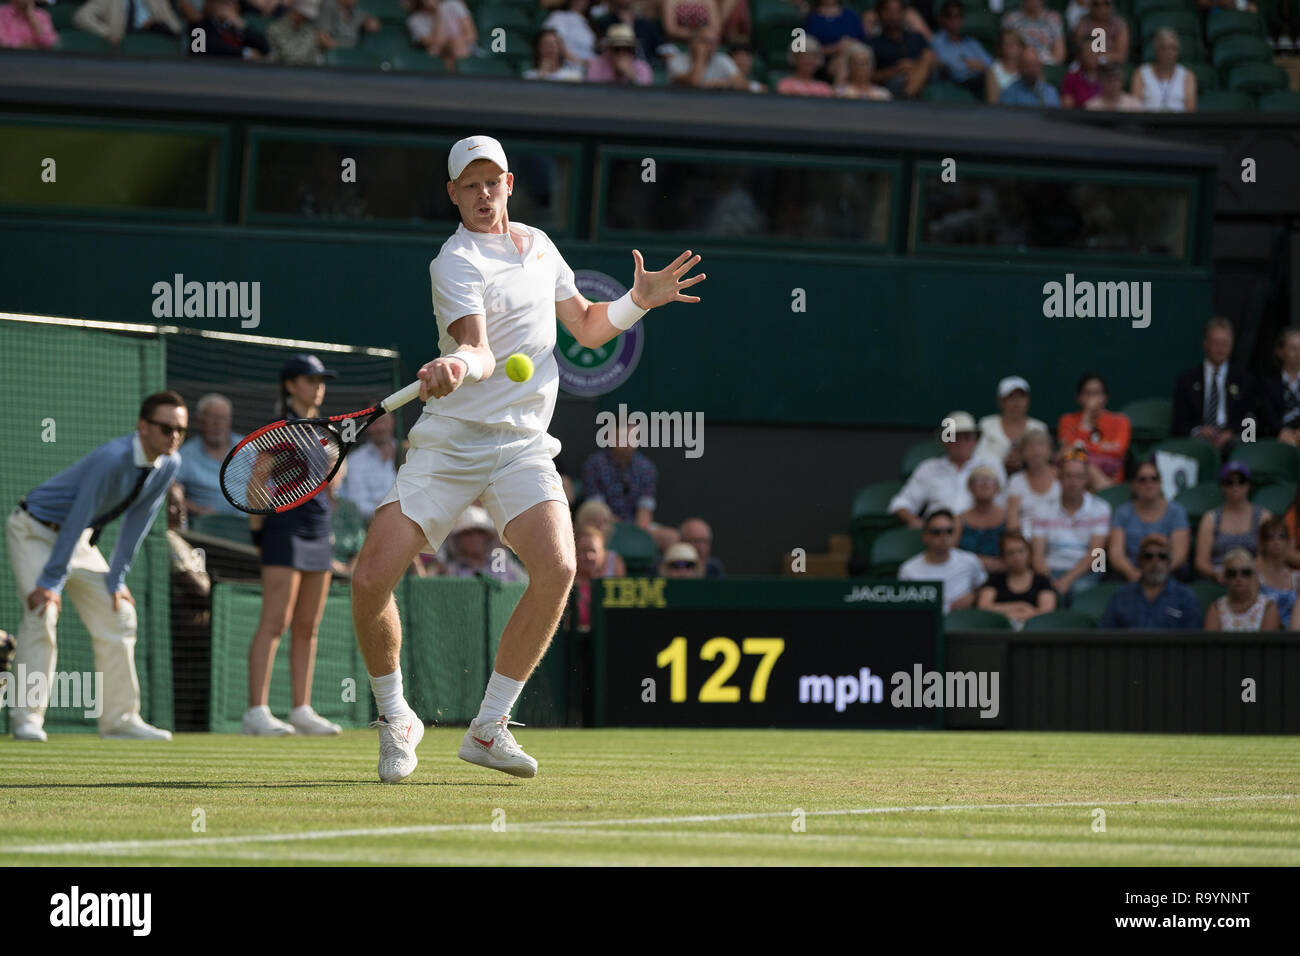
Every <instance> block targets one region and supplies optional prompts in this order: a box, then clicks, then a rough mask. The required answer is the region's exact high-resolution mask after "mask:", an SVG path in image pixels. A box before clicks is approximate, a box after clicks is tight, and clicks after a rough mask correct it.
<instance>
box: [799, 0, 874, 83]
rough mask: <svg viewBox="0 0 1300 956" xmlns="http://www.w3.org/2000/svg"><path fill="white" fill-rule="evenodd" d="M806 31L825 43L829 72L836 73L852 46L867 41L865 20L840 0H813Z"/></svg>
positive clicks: (805, 20) (806, 21)
mask: <svg viewBox="0 0 1300 956" xmlns="http://www.w3.org/2000/svg"><path fill="white" fill-rule="evenodd" d="M803 28H804V31H805V32H806V33H807V34H808V36H809V37H811V38H813V39H815V40H816V41H817V42H818V43H820V44H821V48H822V52H823V53H824V54H825V55H826V57H827V71H828V72H830V73H832V74H834V72H835V69H836V68H837V67H838V66H839V64H840V63H841V62H842V60H843V54H844V53H845V52H846V51H847V49H848V47H849V45H850V44H851V43H853V42H854V41H857V42H859V43H866V42H867V32H866V31H865V30H864V29H863V28H862V18H861V17H859V16H858V14H857V13H856V12H855V11H853V10H846V9H844V5H843V4H842V3H841V2H840V0H813V2H812V10H811V11H810V12H809V14H808V16H807V17H806V18H805V19H804V22H803Z"/></svg>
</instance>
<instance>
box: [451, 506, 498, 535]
mask: <svg viewBox="0 0 1300 956" xmlns="http://www.w3.org/2000/svg"><path fill="white" fill-rule="evenodd" d="M496 530H497V529H496V525H494V524H493V523H492V519H491V518H489V517H488V513H487V510H486V509H485V508H480V507H479V506H478V505H470V506H469V507H468V508H466V509H465V510H464V511H462V512H461V513H460V516H459V517H458V518H457V519H456V521H455V523H454V524H453V525H452V526H451V533H450V534H448V537H449V538H450V537H455V536H456V535H458V534H460V533H461V532H462V531H490V532H491V533H493V534H495V533H496Z"/></svg>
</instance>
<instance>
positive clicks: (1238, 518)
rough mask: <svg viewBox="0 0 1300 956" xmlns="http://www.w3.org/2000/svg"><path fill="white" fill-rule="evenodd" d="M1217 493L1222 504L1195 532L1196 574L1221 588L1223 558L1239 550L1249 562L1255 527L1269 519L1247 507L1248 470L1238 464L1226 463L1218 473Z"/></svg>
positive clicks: (1256, 535) (1259, 510) (1255, 542)
mask: <svg viewBox="0 0 1300 956" xmlns="http://www.w3.org/2000/svg"><path fill="white" fill-rule="evenodd" d="M1219 489H1220V490H1221V491H1222V492H1223V504H1221V505H1219V507H1217V508H1215V509H1214V510H1213V511H1211V512H1209V513H1207V514H1206V515H1205V516H1204V517H1203V518H1201V525H1200V527H1199V528H1198V529H1197V531H1196V573H1197V574H1199V575H1201V576H1202V577H1206V578H1213V579H1214V580H1215V581H1218V582H1219V583H1220V584H1223V583H1225V579H1224V577H1223V561H1224V557H1225V556H1226V555H1227V554H1228V552H1229V551H1232V550H1233V549H1234V548H1241V549H1242V550H1244V551H1245V552H1246V553H1247V554H1249V555H1250V556H1251V559H1252V560H1253V559H1254V557H1255V549H1256V548H1257V547H1258V545H1259V526H1260V525H1261V524H1263V523H1264V522H1265V521H1267V520H1268V519H1269V518H1271V517H1273V515H1272V514H1270V513H1269V511H1268V510H1267V509H1265V508H1261V507H1259V506H1258V505H1253V504H1251V503H1250V469H1249V468H1248V467H1246V465H1245V464H1244V463H1242V462H1240V461H1230V462H1228V463H1227V464H1226V465H1224V466H1223V467H1222V468H1221V469H1219Z"/></svg>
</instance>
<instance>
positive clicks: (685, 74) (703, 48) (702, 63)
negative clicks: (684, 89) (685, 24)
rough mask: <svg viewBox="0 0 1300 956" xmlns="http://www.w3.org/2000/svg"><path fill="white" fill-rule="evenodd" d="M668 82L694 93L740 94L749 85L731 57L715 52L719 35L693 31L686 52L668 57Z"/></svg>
mask: <svg viewBox="0 0 1300 956" xmlns="http://www.w3.org/2000/svg"><path fill="white" fill-rule="evenodd" d="M668 80H669V82H671V83H675V84H677V85H678V86H693V87H695V88H696V89H732V90H743V89H745V88H746V87H747V86H748V85H749V81H748V80H747V79H745V77H744V76H743V75H742V74H741V72H740V68H739V67H737V66H736V64H735V63H734V62H732V59H731V57H729V56H727V54H725V53H723V52H722V51H721V50H719V49H718V34H717V32H716V30H715V29H712V28H706V29H702V30H698V31H696V33H695V35H694V36H693V37H692V38H691V40H690V43H689V46H688V51H687V52H685V53H682V52H678V53H674V54H672V55H671V56H669V57H668Z"/></svg>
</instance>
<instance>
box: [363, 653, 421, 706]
mask: <svg viewBox="0 0 1300 956" xmlns="http://www.w3.org/2000/svg"><path fill="white" fill-rule="evenodd" d="M370 691H371V693H373V694H374V695H375V706H376V707H378V708H379V716H381V717H388V718H393V717H400V716H402V715H403V714H414V713H415V711H413V710H412V709H411V708H410V705H408V704H407V703H406V698H405V697H403V696H402V668H401V666H400V665H399V666H398V668H397V670H395V671H393V672H392V673H391V674H385V675H384V676H383V677H376V676H375V675H374V674H371V675H370Z"/></svg>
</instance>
